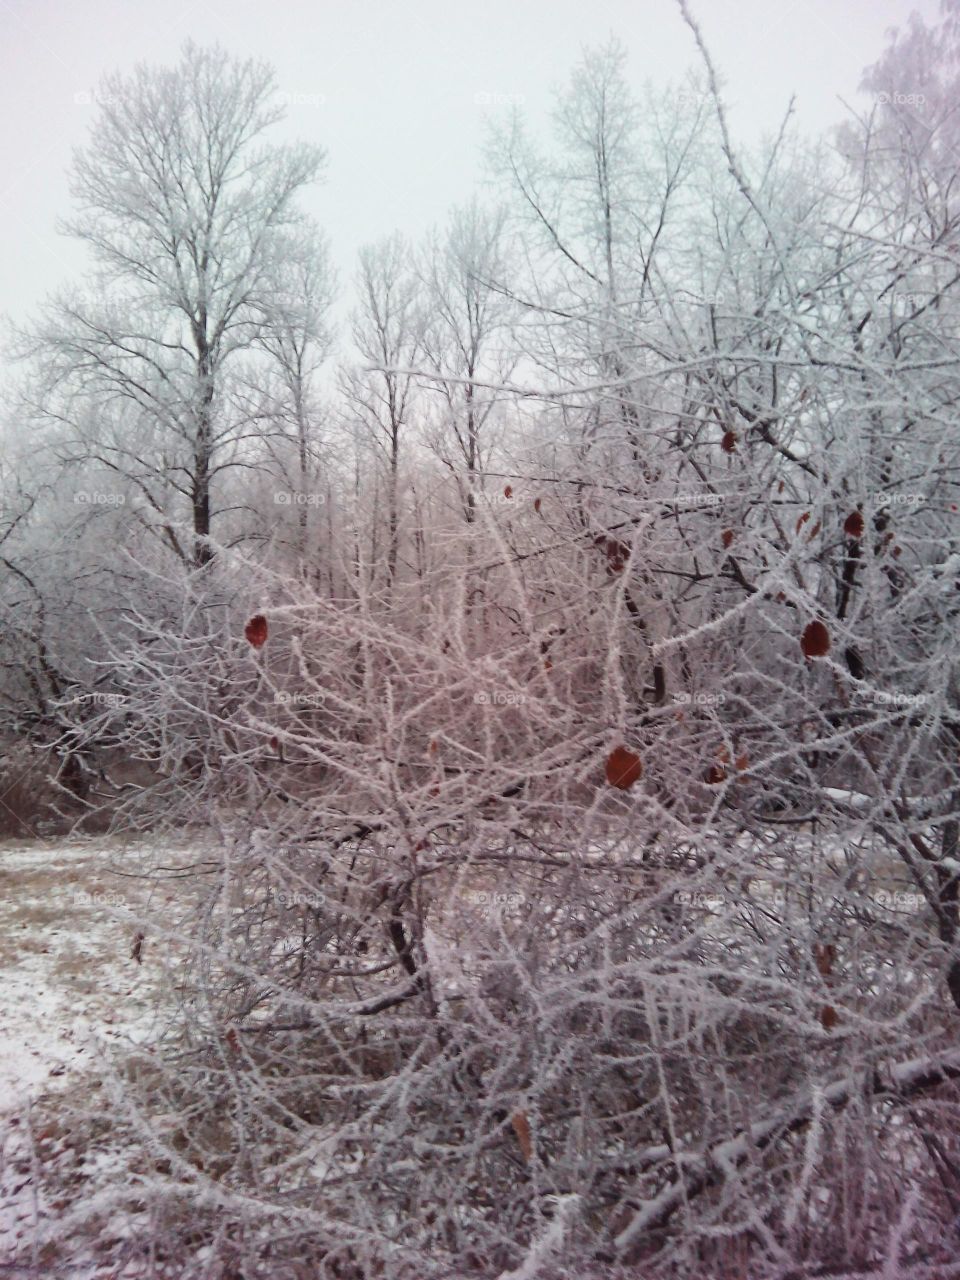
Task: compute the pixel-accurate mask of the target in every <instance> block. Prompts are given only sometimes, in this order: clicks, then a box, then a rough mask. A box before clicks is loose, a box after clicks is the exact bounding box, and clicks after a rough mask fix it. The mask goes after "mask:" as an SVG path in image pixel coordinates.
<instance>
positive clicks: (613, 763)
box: [606, 747, 643, 791]
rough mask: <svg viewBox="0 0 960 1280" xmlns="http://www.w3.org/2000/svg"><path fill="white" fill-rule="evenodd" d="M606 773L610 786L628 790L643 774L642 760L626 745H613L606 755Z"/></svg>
mask: <svg viewBox="0 0 960 1280" xmlns="http://www.w3.org/2000/svg"><path fill="white" fill-rule="evenodd" d="M606 773H607V781H608V782H609V783H610V785H611V787H617V788H618V789H619V790H620V791H629V790H630V788H631V787H632V786H633V784H634V783H635V782H636V781H637V780H638V779H639V778H640V777H642V775H643V761H642V760H641V759H640V757H639V756H638V755H635V754H634V753H633V752H632V751H628V750H627V748H626V747H614V749H613V750H612V751H611V752H610V754H609V755H608V756H607V767H606Z"/></svg>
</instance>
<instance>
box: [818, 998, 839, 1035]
mask: <svg viewBox="0 0 960 1280" xmlns="http://www.w3.org/2000/svg"><path fill="white" fill-rule="evenodd" d="M839 1021H840V1015H839V1013H837V1011H836V1009H835V1008H834V1007H833V1005H832V1004H825V1005H824V1006H823V1008H822V1009H821V1010H820V1023H821V1025H822V1026H823V1029H824V1031H832V1030H833V1028H834V1027H835V1026H836V1025H837V1023H838V1022H839Z"/></svg>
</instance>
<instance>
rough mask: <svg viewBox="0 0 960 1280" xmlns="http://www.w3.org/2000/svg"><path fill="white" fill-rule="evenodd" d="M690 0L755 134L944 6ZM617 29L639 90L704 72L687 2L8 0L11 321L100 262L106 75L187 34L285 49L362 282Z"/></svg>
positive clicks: (826, 102)
mask: <svg viewBox="0 0 960 1280" xmlns="http://www.w3.org/2000/svg"><path fill="white" fill-rule="evenodd" d="M691 5H692V9H693V12H694V14H695V15H696V17H697V18H698V20H699V22H700V25H701V28H702V30H703V33H704V35H705V37H706V39H707V42H708V44H709V46H710V49H711V52H712V54H713V57H714V60H715V62H716V64H717V67H718V69H719V70H720V71H721V73H722V74H723V75H724V77H725V78H726V82H727V88H726V95H725V96H726V98H727V100H728V103H729V105H730V108H731V124H732V126H733V129H734V132H735V135H738V136H739V137H741V138H743V139H746V140H750V139H752V138H755V137H756V136H757V134H758V133H760V132H765V131H772V130H773V129H775V128H776V127H777V125H778V123H779V120H780V118H781V117H782V115H783V112H784V110H785V108H786V105H787V102H788V100H789V96H790V93H791V92H792V91H796V93H797V95H798V104H797V116H798V120H799V123H800V124H801V126H802V127H803V128H804V129H805V130H807V131H811V132H812V131H819V130H821V129H823V128H826V127H828V126H829V125H831V124H833V123H835V122H836V121H837V120H839V119H840V118H842V116H843V114H844V108H843V106H842V105H841V103H840V101H839V99H840V97H843V98H845V99H847V100H848V101H852V100H854V99H855V96H856V87H857V82H858V80H859V77H860V72H861V70H862V68H863V67H864V65H865V64H867V63H869V62H872V61H874V60H875V59H876V58H877V57H878V55H879V54H880V52H881V49H882V48H883V44H884V36H885V32H886V30H887V29H888V28H889V27H891V26H895V25H902V24H903V23H904V22H905V21H906V19H907V17H908V16H909V14H910V12H911V11H912V10H917V11H918V12H920V13H921V14H922V15H923V16H924V17H926V18H927V19H928V21H933V20H934V19H935V18H936V16H937V13H938V4H937V0H795V2H791V0H691ZM611 34H615V35H617V36H619V37H620V39H621V40H622V42H623V43H624V45H625V46H626V48H627V51H628V54H629V68H630V73H631V76H632V77H633V78H634V79H635V81H636V84H637V87H638V88H639V87H640V86H641V85H642V84H643V82H644V81H645V80H646V79H648V78H650V79H652V80H653V81H654V82H660V81H663V80H667V79H672V80H674V81H676V80H679V79H680V78H681V77H682V76H683V74H684V72H685V71H686V70H687V69H688V68H690V67H692V66H696V65H698V64H697V56H696V50H695V49H694V47H693V42H692V38H691V35H690V32H689V30H688V29H687V27H686V26H685V25H684V23H683V22H682V20H681V18H680V14H679V11H678V8H677V6H676V3H675V0H483V3H470V4H467V3H457V0H407V2H406V3H388V0H274V2H273V3H269V2H267V0H256V2H254V0H213V2H211V0H195V2H194V0H168V2H167V3H163V4H160V3H156V2H155V0H79V2H78V0H73V3H66V0H0V137H2V154H3V158H4V164H3V174H2V179H0V237H2V240H0V243H2V246H3V247H2V252H0V314H5V315H6V316H7V317H10V318H14V319H18V320H22V319H24V318H26V316H27V315H28V314H29V312H30V310H31V309H32V308H33V307H34V306H35V304H36V303H37V302H38V301H39V300H40V299H41V298H42V297H43V295H44V294H45V293H46V292H48V291H49V290H50V289H52V288H54V287H55V286H57V285H58V284H60V283H62V282H64V281H66V280H68V279H71V278H75V277H76V275H77V274H78V269H79V268H80V267H81V266H82V264H83V262H84V258H83V255H82V251H81V250H80V249H79V248H78V247H76V246H74V245H73V244H72V243H71V242H70V241H69V240H66V239H65V238H63V237H61V236H58V235H57V233H56V230H55V223H56V219H57V218H58V217H59V216H62V215H63V214H65V213H68V212H70V201H69V196H68V191H67V168H68V165H69V162H70V155H71V148H72V147H73V146H75V145H76V144H78V143H81V142H83V140H84V138H85V135H86V131H87V128H88V126H89V122H90V120H91V119H92V116H93V114H94V112H95V110H96V108H95V106H94V105H90V102H89V99H91V98H92V97H95V92H96V86H97V84H98V82H99V80H100V77H101V76H102V75H103V74H104V73H105V72H107V71H110V70H114V69H118V68H119V69H121V70H129V69H130V68H131V67H132V66H133V65H134V64H135V63H136V62H138V61H142V60H147V61H151V62H168V63H169V62H174V61H176V59H177V55H178V51H179V48H180V46H181V44H182V43H183V41H184V40H185V39H187V38H188V37H190V38H192V39H194V40H195V41H197V42H198V43H200V44H205V43H213V42H214V41H219V42H220V43H221V44H223V45H224V46H225V47H226V48H227V49H228V50H229V51H230V52H231V53H235V54H237V55H239V56H242V57H247V56H250V55H256V56H258V57H263V58H266V59H267V60H268V61H270V62H271V63H272V64H273V65H274V67H275V69H276V72H277V79H278V85H279V88H280V89H281V91H283V92H284V93H285V94H288V95H290V97H291V99H292V105H291V106H290V108H289V116H288V123H287V124H286V125H285V126H284V127H283V130H282V131H278V136H284V135H286V136H299V137H301V138H303V139H305V140H308V141H313V142H319V143H321V144H322V145H323V146H324V147H326V148H327V150H328V152H329V163H328V168H327V175H326V181H325V183H324V185H323V186H321V187H318V188H317V189H316V190H315V191H314V192H313V193H312V194H311V196H310V198H309V201H307V202H305V203H307V205H308V207H309V209H310V211H311V212H312V213H313V214H314V216H315V217H316V218H317V220H318V222H319V223H320V224H321V226H322V227H323V228H324V229H325V230H326V231H327V233H328V235H329V237H330V239H331V245H332V250H333V256H334V261H335V262H336V264H337V267H338V270H339V272H340V275H341V278H342V280H343V281H344V284H346V283H347V282H348V281H349V278H350V276H351V275H352V272H353V264H354V261H355V256H356V251H357V249H358V247H359V246H360V245H361V244H363V243H365V242H368V241H370V240H374V239H376V238H378V237H379V236H382V235H386V234H388V233H389V232H391V231H393V230H395V229H399V230H401V231H404V232H406V233H407V234H409V235H411V236H414V237H417V236H419V235H420V234H421V233H423V232H424V231H426V230H427V229H428V228H429V227H431V226H433V225H436V224H438V223H440V222H442V221H443V219H444V217H445V215H446V212H447V210H448V209H449V208H450V206H452V205H454V204H456V203H460V202H463V201H464V200H466V199H468V198H469V197H470V195H471V193H472V192H473V191H474V190H475V189H476V186H477V184H478V182H479V181H480V180H481V178H482V165H481V154H480V153H481V147H482V143H483V138H484V132H485V128H484V126H485V122H486V121H487V120H489V119H490V118H491V116H494V115H496V113H498V112H507V111H509V110H510V106H509V104H510V102H511V101H514V100H520V99H522V103H523V108H524V110H525V111H526V112H528V113H529V114H530V118H531V121H532V122H535V123H537V122H542V121H543V120H544V118H545V115H546V113H547V111H548V110H549V107H550V104H551V91H552V88H553V87H554V86H555V85H557V84H559V83H562V82H564V81H565V80H566V79H567V77H568V75H569V73H570V70H571V68H572V67H573V65H574V63H575V62H576V60H577V58H578V56H579V53H580V50H581V48H582V47H583V46H584V45H591V44H593V45H596V44H601V43H604V42H605V41H606V39H607V38H608V37H609V36H610V35H611ZM478 95H480V97H481V101H479V102H478V100H477V99H478ZM484 95H486V98H485V100H484Z"/></svg>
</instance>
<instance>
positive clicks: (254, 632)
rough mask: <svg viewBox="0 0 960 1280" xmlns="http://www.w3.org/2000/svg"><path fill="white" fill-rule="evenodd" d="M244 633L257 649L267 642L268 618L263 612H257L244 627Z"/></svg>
mask: <svg viewBox="0 0 960 1280" xmlns="http://www.w3.org/2000/svg"><path fill="white" fill-rule="evenodd" d="M243 634H244V635H245V636H246V637H247V639H248V640H249V642H250V643H251V644H252V645H253V647H254V648H255V649H259V648H261V647H262V646H263V645H265V644H266V643H267V620H266V618H265V617H264V616H263V614H262V613H256V614H254V616H253V617H252V618H251V619H250V621H249V622H248V623H247V625H246V626H245V627H244V629H243Z"/></svg>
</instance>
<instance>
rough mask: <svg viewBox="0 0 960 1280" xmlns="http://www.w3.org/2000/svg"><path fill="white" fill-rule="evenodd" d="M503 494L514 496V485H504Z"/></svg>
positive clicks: (508, 496) (506, 496)
mask: <svg viewBox="0 0 960 1280" xmlns="http://www.w3.org/2000/svg"><path fill="white" fill-rule="evenodd" d="M503 496H504V497H505V498H512V497H513V485H510V484H508V485H504V487H503Z"/></svg>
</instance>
